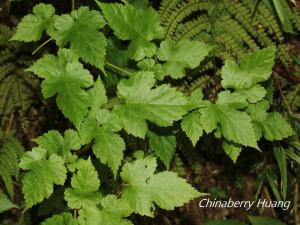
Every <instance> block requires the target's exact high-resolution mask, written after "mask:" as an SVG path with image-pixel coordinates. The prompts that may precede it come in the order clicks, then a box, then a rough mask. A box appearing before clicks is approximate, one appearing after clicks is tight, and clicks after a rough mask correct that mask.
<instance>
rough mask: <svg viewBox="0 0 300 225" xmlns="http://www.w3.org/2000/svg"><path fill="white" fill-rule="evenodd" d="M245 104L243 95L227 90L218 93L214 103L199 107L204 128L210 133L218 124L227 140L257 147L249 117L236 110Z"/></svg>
mask: <svg viewBox="0 0 300 225" xmlns="http://www.w3.org/2000/svg"><path fill="white" fill-rule="evenodd" d="M245 106H246V100H245V98H244V97H243V96H240V95H239V94H236V93H233V94H232V93H230V92H229V91H225V92H221V93H219V95H218V100H217V102H216V104H213V103H210V105H209V106H208V107H206V108H200V109H199V112H200V113H201V121H202V125H203V128H204V130H205V131H206V132H207V133H210V132H212V131H213V130H215V129H217V128H218V125H220V129H221V132H222V135H223V136H224V137H225V138H226V139H227V140H228V141H233V142H235V143H238V144H241V145H245V146H250V147H253V148H256V149H258V146H257V142H256V137H255V132H254V128H253V125H252V123H251V117H250V116H249V115H248V114H247V113H246V112H242V111H240V110H238V109H241V108H244V107H245Z"/></svg>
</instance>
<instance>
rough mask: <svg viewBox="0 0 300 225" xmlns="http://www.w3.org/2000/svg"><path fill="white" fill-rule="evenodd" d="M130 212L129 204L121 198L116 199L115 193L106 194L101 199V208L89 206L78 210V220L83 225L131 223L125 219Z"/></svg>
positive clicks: (128, 224) (124, 224)
mask: <svg viewBox="0 0 300 225" xmlns="http://www.w3.org/2000/svg"><path fill="white" fill-rule="evenodd" d="M131 213H132V209H131V208H130V205H129V204H128V203H127V202H126V201H125V200H123V199H118V198H117V196H115V195H108V196H106V197H105V198H103V199H102V201H101V209H100V208H98V207H95V206H94V207H89V208H88V209H83V210H80V211H79V214H80V216H79V221H81V222H82V223H80V224H83V225H99V224H107V225H108V224H109V225H133V223H131V221H129V220H127V219H125V218H124V217H128V216H129V215H130V214H131Z"/></svg>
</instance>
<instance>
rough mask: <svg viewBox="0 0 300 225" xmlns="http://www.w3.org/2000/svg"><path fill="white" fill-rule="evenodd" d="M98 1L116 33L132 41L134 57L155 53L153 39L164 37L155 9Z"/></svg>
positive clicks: (130, 48)
mask: <svg viewBox="0 0 300 225" xmlns="http://www.w3.org/2000/svg"><path fill="white" fill-rule="evenodd" d="M97 3H98V5H99V6H100V8H101V9H102V12H103V14H104V17H105V18H106V20H107V21H108V24H109V26H110V27H111V28H112V29H113V30H114V34H115V35H116V36H117V37H118V38H120V39H121V40H124V41H126V40H130V41H131V42H130V44H129V47H128V53H129V55H130V57H131V58H132V59H135V60H141V59H142V58H145V57H151V56H153V55H154V54H155V51H156V46H155V44H154V43H152V42H151V41H152V40H154V39H161V38H163V36H164V30H163V28H162V27H161V25H160V19H159V14H158V13H157V12H156V11H155V10H154V9H152V8H149V9H147V10H144V9H140V8H136V7H134V6H133V5H130V4H125V5H122V4H118V3H114V4H112V3H110V4H103V3H99V2H98V1H97ZM137 21H138V22H137Z"/></svg>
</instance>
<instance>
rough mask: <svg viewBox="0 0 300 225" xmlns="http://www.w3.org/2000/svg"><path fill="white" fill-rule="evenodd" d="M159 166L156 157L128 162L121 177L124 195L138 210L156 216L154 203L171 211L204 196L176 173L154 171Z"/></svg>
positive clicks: (135, 210)
mask: <svg viewBox="0 0 300 225" xmlns="http://www.w3.org/2000/svg"><path fill="white" fill-rule="evenodd" d="M156 166H157V164H156V159H155V158H144V159H138V160H136V161H134V162H133V163H126V164H125V165H124V167H123V169H122V172H121V177H122V180H123V181H124V182H125V183H126V186H125V188H124V190H123V194H122V198H123V199H126V200H127V201H128V202H129V204H130V205H131V207H132V208H133V209H134V212H135V213H138V214H140V215H146V216H151V217H153V216H154V212H153V210H154V208H155V206H154V203H155V204H156V205H158V206H159V207H160V208H163V209H168V210H172V209H174V207H179V206H182V205H183V204H184V203H186V202H188V201H190V200H191V199H194V198H197V197H199V196H201V193H199V192H198V191H196V190H195V189H194V188H193V187H192V186H190V185H189V184H187V183H186V181H185V180H184V179H182V178H180V177H178V176H177V174H175V173H173V172H168V171H165V172H161V173H157V174H154V172H155V170H156Z"/></svg>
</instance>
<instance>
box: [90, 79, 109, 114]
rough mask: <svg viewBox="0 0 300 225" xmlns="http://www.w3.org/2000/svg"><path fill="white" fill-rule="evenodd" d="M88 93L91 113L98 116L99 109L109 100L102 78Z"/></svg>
mask: <svg viewBox="0 0 300 225" xmlns="http://www.w3.org/2000/svg"><path fill="white" fill-rule="evenodd" d="M88 95H89V99H90V102H91V110H90V112H89V114H93V116H96V114H97V112H98V110H99V109H100V108H101V107H103V106H104V105H105V104H107V102H108V99H107V96H106V91H105V88H104V86H103V83H102V81H101V79H100V78H98V80H97V81H96V82H95V83H94V87H93V88H91V89H90V90H89V91H88Z"/></svg>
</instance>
